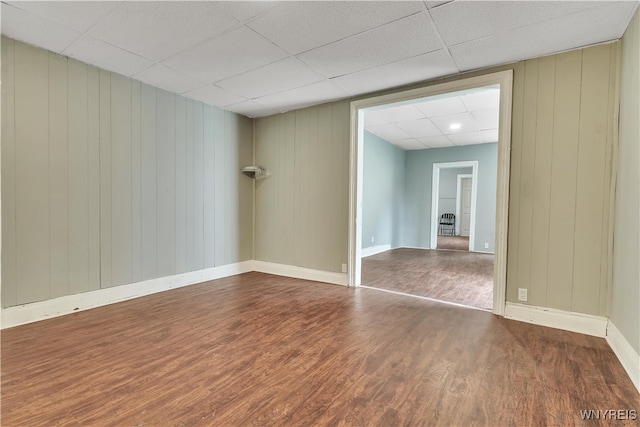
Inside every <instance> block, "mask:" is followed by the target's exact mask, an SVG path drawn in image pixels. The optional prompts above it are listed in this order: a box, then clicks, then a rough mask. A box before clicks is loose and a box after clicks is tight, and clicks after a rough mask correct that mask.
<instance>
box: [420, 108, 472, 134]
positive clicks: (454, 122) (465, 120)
mask: <svg viewBox="0 0 640 427" xmlns="http://www.w3.org/2000/svg"><path fill="white" fill-rule="evenodd" d="M431 121H432V122H433V124H434V125H436V126H437V127H438V129H440V130H441V131H442V133H443V134H445V135H451V134H455V133H466V132H475V131H477V130H478V127H477V126H476V122H475V121H474V120H473V118H472V117H471V115H470V114H469V113H460V114H452V115H449V116H439V117H433V118H431Z"/></svg>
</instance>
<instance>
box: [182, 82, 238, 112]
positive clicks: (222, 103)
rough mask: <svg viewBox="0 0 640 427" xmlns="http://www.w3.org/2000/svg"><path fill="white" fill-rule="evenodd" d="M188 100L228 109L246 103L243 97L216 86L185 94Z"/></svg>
mask: <svg viewBox="0 0 640 427" xmlns="http://www.w3.org/2000/svg"><path fill="white" fill-rule="evenodd" d="M184 96H186V97H188V98H193V99H197V100H199V101H202V102H206V103H207V104H211V105H215V106H217V107H226V106H227V105H231V104H237V103H239V102H242V101H245V99H244V98H243V97H241V96H238V95H236V94H233V93H231V92H228V91H226V90H224V89H221V88H219V87H217V86H214V85H209V86H204V87H201V88H198V89H194V90H192V91H189V92H186V93H184Z"/></svg>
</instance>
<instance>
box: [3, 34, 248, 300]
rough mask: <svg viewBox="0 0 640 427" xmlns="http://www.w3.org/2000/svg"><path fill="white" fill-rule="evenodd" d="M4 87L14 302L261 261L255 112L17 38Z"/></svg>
mask: <svg viewBox="0 0 640 427" xmlns="http://www.w3.org/2000/svg"><path fill="white" fill-rule="evenodd" d="M2 83H3V84H2V139H3V140H2V202H3V203H2V210H3V212H2V214H3V221H2V227H3V229H2V247H3V251H2V252H3V253H2V265H3V269H2V304H3V306H4V307H9V306H14V305H17V304H25V303H30V302H35V301H43V300H47V299H51V298H55V297H60V296H65V295H70V294H77V293H80V292H86V291H91V290H97V289H100V288H104V287H109V286H118V285H123V284H128V283H134V282H138V281H141V280H147V279H155V278H158V277H162V276H169V275H173V274H177V273H183V272H188V271H194V270H198V269H202V268H205V267H213V266H214V265H215V266H219V265H224V264H230V263H236V262H240V261H245V260H248V259H250V258H251V248H252V234H251V221H252V215H251V210H252V209H251V208H252V204H253V195H252V186H251V182H250V180H249V179H248V178H246V177H244V176H242V175H241V174H240V172H239V171H240V168H241V167H242V166H246V165H248V164H250V163H251V160H252V139H251V137H252V131H251V129H252V126H251V124H252V123H251V120H250V119H248V118H246V117H242V116H238V115H236V114H233V113H229V112H226V111H222V110H220V109H218V108H215V107H212V106H208V105H205V104H203V103H201V102H198V101H193V100H188V99H186V98H184V97H181V96H178V95H175V94H172V93H168V92H165V91H163V90H160V89H156V88H154V87H151V86H148V85H145V84H142V83H140V82H138V81H134V80H131V79H129V78H126V77H123V76H120V75H117V74H114V73H111V72H108V71H104V70H99V69H97V68H94V67H91V66H88V65H86V64H83V63H80V62H78V61H75V60H73V59H69V58H66V57H63V56H59V55H56V54H53V53H50V52H47V51H45V50H42V49H38V48H34V47H30V46H27V45H25V44H22V43H20V42H17V41H14V40H11V39H9V38H6V37H3V38H2ZM203 111H204V114H203ZM206 156H208V157H206ZM205 157H206V158H205ZM205 203H206V204H205ZM247 230H248V233H247ZM231 240H233V241H231ZM205 248H206V250H205ZM204 254H206V255H207V258H206V262H205V259H204V258H203V255H204Z"/></svg>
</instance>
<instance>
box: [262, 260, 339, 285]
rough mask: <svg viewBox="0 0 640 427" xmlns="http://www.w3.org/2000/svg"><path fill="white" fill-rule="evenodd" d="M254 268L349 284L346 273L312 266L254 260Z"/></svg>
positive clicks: (278, 273)
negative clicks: (312, 267) (316, 268)
mask: <svg viewBox="0 0 640 427" xmlns="http://www.w3.org/2000/svg"><path fill="white" fill-rule="evenodd" d="M253 270H254V271H258V272H260V273H268V274H275V275H276V276H286V277H294V278H296V279H305V280H313V281H316V282H325V283H332V284H334V285H343V286H348V284H349V279H348V276H347V274H345V273H334V272H332V271H323V270H314V269H311V268H304V267H297V266H295V265H286V264H275V263H272V262H265V261H253Z"/></svg>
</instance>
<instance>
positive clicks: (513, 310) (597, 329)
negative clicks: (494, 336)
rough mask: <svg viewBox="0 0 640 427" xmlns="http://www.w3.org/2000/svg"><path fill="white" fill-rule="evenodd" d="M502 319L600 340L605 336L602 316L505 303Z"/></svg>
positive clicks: (605, 324) (605, 319) (604, 318)
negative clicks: (575, 333)
mask: <svg viewBox="0 0 640 427" xmlns="http://www.w3.org/2000/svg"><path fill="white" fill-rule="evenodd" d="M504 317H506V318H507V319H513V320H518V321H520V322H527V323H533V324H536V325H541V326H547V327H550V328H556V329H563V330H565V331H571V332H578V333H581V334H586V335H593V336H595V337H600V338H604V337H605V336H606V335H607V322H608V321H607V318H606V317H603V316H593V315H590V314H582V313H574V312H572V311H564V310H556V309H553V308H546V307H536V306H531V305H524V304H517V303H513V302H507V303H506V306H505V313H504Z"/></svg>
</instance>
